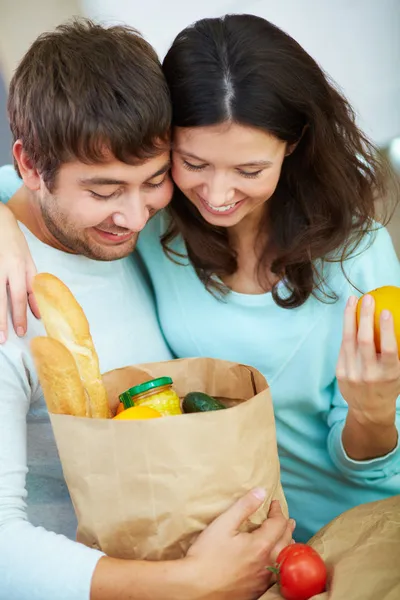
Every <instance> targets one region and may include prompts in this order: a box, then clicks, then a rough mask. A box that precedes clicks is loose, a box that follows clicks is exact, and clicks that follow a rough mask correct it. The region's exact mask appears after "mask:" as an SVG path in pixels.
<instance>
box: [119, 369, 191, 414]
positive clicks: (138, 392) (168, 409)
mask: <svg viewBox="0 0 400 600" xmlns="http://www.w3.org/2000/svg"><path fill="white" fill-rule="evenodd" d="M172 383H173V382H172V379H171V377H158V378H157V379H151V380H150V381H145V382H144V383H141V384H140V385H135V386H134V387H131V388H129V390H126V392H124V393H123V394H121V395H120V397H119V399H120V401H121V402H122V403H123V405H124V408H130V407H132V406H150V407H151V408H155V409H156V410H158V412H160V413H161V414H162V415H165V416H171V415H181V414H182V410H181V403H180V400H179V396H178V394H177V393H176V392H175V390H174V389H173V387H172Z"/></svg>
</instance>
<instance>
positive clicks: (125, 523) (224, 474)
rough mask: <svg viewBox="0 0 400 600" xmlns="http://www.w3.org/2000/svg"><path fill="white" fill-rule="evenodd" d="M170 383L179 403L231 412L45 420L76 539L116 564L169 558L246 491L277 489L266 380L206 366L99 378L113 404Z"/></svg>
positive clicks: (146, 368) (275, 494)
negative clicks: (209, 401) (203, 403)
mask: <svg viewBox="0 0 400 600" xmlns="http://www.w3.org/2000/svg"><path fill="white" fill-rule="evenodd" d="M164 375H168V376H170V377H172V379H173V382H174V389H175V390H176V391H177V393H178V395H179V396H180V397H181V398H182V397H184V396H185V394H186V393H188V392H191V391H201V392H206V393H207V394H209V395H211V396H214V397H217V398H220V399H222V400H223V401H224V402H225V403H226V404H227V405H228V406H230V408H229V409H228V410H221V411H216V412H208V413H197V414H187V415H178V416H171V417H163V418H161V419H154V420H149V421H114V420H112V419H104V420H103V419H85V418H79V417H72V416H67V415H51V421H52V425H53V429H54V434H55V439H56V442H57V446H58V451H59V454H60V459H61V463H62V467H63V471H64V476H65V480H66V482H67V485H68V489H69V492H70V495H71V499H72V502H73V504H74V507H75V511H76V515H77V519H78V535H77V537H78V540H79V541H81V542H83V543H84V544H86V545H88V546H92V547H96V548H100V549H101V550H103V551H104V552H105V553H106V554H108V555H109V556H113V557H119V558H136V559H150V560H160V559H174V558H179V557H181V556H183V555H184V554H185V553H186V551H187V549H188V547H189V545H190V544H191V543H192V541H193V540H194V538H195V537H196V536H197V535H198V534H199V532H201V531H202V530H203V529H204V528H205V527H206V526H207V525H208V524H209V523H210V522H211V521H212V520H213V519H214V518H215V517H217V516H218V515H219V514H220V513H221V512H223V511H224V510H225V509H226V508H227V507H229V506H230V505H231V504H232V503H233V501H234V500H235V499H236V498H238V497H240V496H241V495H243V494H244V493H245V492H246V491H248V490H250V489H251V488H253V487H256V486H261V487H263V488H265V489H266V490H267V493H268V497H267V500H266V502H265V504H264V506H263V507H262V509H260V511H258V513H257V514H256V515H255V517H254V518H253V519H252V523H249V524H248V527H254V526H257V525H258V524H260V523H261V522H262V521H263V520H264V519H265V517H266V514H267V510H268V507H269V504H270V502H271V500H272V499H278V500H280V502H281V504H282V508H283V510H284V511H285V512H286V511H287V507H286V501H285V498H284V495H283V492H282V488H281V484H280V470H279V461H278V453H277V445H276V435H275V421H274V415H273V408H272V401H271V395H270V391H269V388H268V385H267V382H266V381H265V379H264V377H263V376H262V375H261V374H260V373H259V372H258V371H257V370H256V369H253V368H250V367H247V366H243V365H239V364H235V363H230V362H225V361H220V360H212V359H207V358H193V359H183V360H174V361H168V362H164V363H154V364H147V365H140V366H138V367H126V368H123V369H118V370H115V371H112V372H109V373H107V374H105V375H104V383H105V385H106V388H107V390H108V394H109V399H110V403H111V405H114V406H115V404H116V402H117V401H118V396H119V394H120V393H122V392H123V391H125V390H126V389H128V388H129V387H132V386H133V385H136V384H138V383H141V382H143V381H147V380H148V379H151V378H155V377H160V376H164Z"/></svg>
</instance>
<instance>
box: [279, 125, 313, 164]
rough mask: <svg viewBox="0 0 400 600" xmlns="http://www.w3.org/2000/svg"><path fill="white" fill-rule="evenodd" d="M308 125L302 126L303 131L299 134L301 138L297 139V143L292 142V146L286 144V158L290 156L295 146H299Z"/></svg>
mask: <svg viewBox="0 0 400 600" xmlns="http://www.w3.org/2000/svg"><path fill="white" fill-rule="evenodd" d="M308 127H309V126H308V125H304V127H303V131H302V132H301V136H300V137H299V139H298V140H297V142H294V143H293V144H288V145H287V147H286V154H285V157H286V156H290V155H291V154H292V153H293V152H294V151H295V150H296V148H297V146H298V145H299V144H300V142H301V139H302V137H303V136H304V134H305V132H306V131H307V129H308Z"/></svg>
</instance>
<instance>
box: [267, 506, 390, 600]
mask: <svg viewBox="0 0 400 600" xmlns="http://www.w3.org/2000/svg"><path fill="white" fill-rule="evenodd" d="M310 546H312V547H313V548H315V550H317V552H319V553H320V554H321V556H322V557H323V559H324V560H325V562H326V564H327V567H328V571H329V573H330V585H329V590H328V591H327V592H325V593H323V594H318V595H317V596H313V600H328V599H329V600H399V599H400V496H395V497H394V498H388V499H387V500H381V501H379V502H372V503H370V504H362V505H361V506H357V507H356V508H353V509H352V510H349V511H347V512H345V513H343V514H342V515H340V516H339V517H337V518H336V519H335V520H334V521H332V522H331V523H330V524H329V525H327V526H326V527H324V528H323V529H321V531H319V532H318V533H317V534H316V535H315V536H314V537H313V538H312V539H311V540H310ZM278 599H281V596H280V594H279V592H278V589H277V586H274V587H273V588H271V589H270V590H269V591H268V592H267V593H266V594H264V595H263V596H262V600H278Z"/></svg>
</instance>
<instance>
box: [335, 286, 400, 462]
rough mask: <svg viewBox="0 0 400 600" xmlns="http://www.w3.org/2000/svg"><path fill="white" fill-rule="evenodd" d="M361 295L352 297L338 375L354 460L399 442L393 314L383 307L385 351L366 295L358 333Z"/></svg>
mask: <svg viewBox="0 0 400 600" xmlns="http://www.w3.org/2000/svg"><path fill="white" fill-rule="evenodd" d="M356 308H357V298H355V297H354V296H352V297H350V298H349V301H348V303H347V306H346V310H345V315H344V327H343V340H342V346H341V350H340V354H339V360H338V365H337V369H336V377H337V380H338V384H339V389H340V392H341V394H342V396H343V398H344V399H345V400H346V402H347V404H348V405H349V414H348V418H347V421H346V425H345V428H344V430H343V438H342V439H343V444H344V446H345V449H346V451H347V453H348V454H349V455H350V456H351V457H352V458H355V459H358V460H366V459H368V458H371V459H372V458H376V457H378V456H384V455H385V454H387V453H388V452H390V451H391V450H393V448H394V447H395V446H396V444H397V437H398V436H397V430H396V427H395V418H396V400H397V398H398V396H399V395H400V360H399V354H398V348H397V341H396V336H395V332H394V325H393V317H392V315H391V313H390V312H388V311H382V313H381V318H380V335H381V353H380V354H378V353H377V352H376V348H375V343H374V311H375V302H374V299H373V297H372V296H369V295H368V294H367V295H366V296H364V298H363V301H362V306H361V314H360V321H359V326H358V331H357V321H356Z"/></svg>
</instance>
